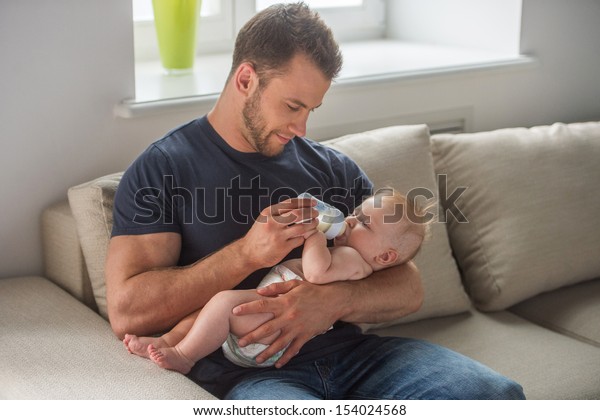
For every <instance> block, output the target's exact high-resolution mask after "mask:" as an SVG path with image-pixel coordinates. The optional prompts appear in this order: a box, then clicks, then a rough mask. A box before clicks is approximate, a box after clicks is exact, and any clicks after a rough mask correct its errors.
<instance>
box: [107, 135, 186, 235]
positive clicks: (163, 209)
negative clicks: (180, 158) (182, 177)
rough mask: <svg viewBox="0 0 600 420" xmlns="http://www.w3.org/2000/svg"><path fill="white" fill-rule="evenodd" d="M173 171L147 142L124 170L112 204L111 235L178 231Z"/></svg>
mask: <svg viewBox="0 0 600 420" xmlns="http://www.w3.org/2000/svg"><path fill="white" fill-rule="evenodd" d="M174 185H175V175H174V173H173V170H172V168H171V165H170V164H169V161H168V159H167V158H166V156H165V155H164V154H163V152H162V151H161V150H160V149H159V148H158V147H157V146H155V145H153V146H150V147H149V148H148V149H147V150H146V151H145V152H144V153H142V154H141V155H140V156H139V157H138V158H137V159H136V160H135V161H134V162H133V163H132V164H131V166H130V167H129V168H128V169H127V170H126V171H125V173H124V174H123V178H122V179H121V181H120V182H119V187H118V189H117V192H116V195H115V202H114V207H113V229H112V236H119V235H142V234H147V233H159V232H176V233H181V230H180V227H179V223H178V211H177V207H176V206H177V203H176V200H173V189H174V188H175V186H174Z"/></svg>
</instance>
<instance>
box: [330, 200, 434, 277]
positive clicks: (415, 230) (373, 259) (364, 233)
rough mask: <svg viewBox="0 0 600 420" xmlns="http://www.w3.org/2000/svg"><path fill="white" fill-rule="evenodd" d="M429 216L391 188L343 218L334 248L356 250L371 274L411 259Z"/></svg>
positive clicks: (418, 247) (422, 236)
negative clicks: (344, 225) (338, 246)
mask: <svg viewBox="0 0 600 420" xmlns="http://www.w3.org/2000/svg"><path fill="white" fill-rule="evenodd" d="M431 218H432V215H431V214H430V213H428V212H427V209H423V208H421V207H420V206H419V205H417V204H416V203H415V202H414V200H409V199H407V197H406V196H404V195H403V194H400V193H399V192H397V191H395V190H394V189H384V190H380V191H378V192H377V193H376V194H375V195H373V196H371V197H369V198H367V199H366V200H365V201H364V202H363V203H362V204H361V205H360V206H359V207H357V208H356V210H355V211H354V213H353V214H352V215H351V216H349V217H348V218H347V219H346V222H347V224H348V229H346V231H345V232H344V234H343V235H342V236H341V237H338V238H336V239H335V245H346V246H351V247H352V248H354V249H356V250H357V251H358V252H359V253H360V255H361V256H362V257H363V259H364V260H365V261H366V262H367V263H368V264H369V265H371V267H372V268H373V270H374V271H376V270H381V269H383V268H387V267H391V266H394V265H399V264H404V263H406V262H408V261H410V260H411V259H413V258H414V257H415V256H416V255H417V253H418V252H419V250H420V249H421V245H422V243H423V241H424V240H425V238H426V237H427V236H428V235H429V224H430V223H429V222H430V219H431Z"/></svg>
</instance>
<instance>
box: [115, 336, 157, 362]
mask: <svg viewBox="0 0 600 420" xmlns="http://www.w3.org/2000/svg"><path fill="white" fill-rule="evenodd" d="M123 344H125V347H126V348H127V350H128V351H129V353H132V354H136V355H138V356H142V357H145V358H147V359H149V358H150V354H149V353H148V346H149V345H150V344H152V345H154V346H156V347H164V346H165V345H166V344H165V342H164V340H163V339H162V338H161V337H138V336H137V335H133V334H125V338H124V339H123Z"/></svg>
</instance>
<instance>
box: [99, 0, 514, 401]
mask: <svg viewBox="0 0 600 420" xmlns="http://www.w3.org/2000/svg"><path fill="white" fill-rule="evenodd" d="M341 61H342V60H341V55H340V52H339V49H338V46H337V44H336V43H335V41H334V40H333V37H332V34H331V32H330V30H329V28H327V27H326V26H325V25H324V24H323V22H322V21H321V20H320V19H319V17H318V15H316V14H315V13H313V12H312V11H311V10H310V9H308V8H307V7H306V6H305V5H303V4H294V5H278V6H273V7H270V8H268V9H266V10H264V11H262V12H261V13H259V14H257V15H256V16H255V17H254V18H253V19H251V20H250V21H249V22H248V23H247V24H246V25H245V26H244V28H242V30H241V31H240V33H239V34H238V37H237V40H236V45H235V50H234V56H233V65H232V69H231V73H230V75H229V77H228V80H227V82H226V85H225V87H224V90H223V92H222V94H221V96H220V98H219V100H218V101H217V103H216V105H215V107H214V108H213V109H212V110H211V111H210V112H209V114H208V115H207V116H205V117H203V118H200V119H198V120H195V121H192V122H190V123H188V124H186V125H184V126H182V127H180V128H178V129H176V130H174V131H172V132H171V133H169V134H167V136H166V137H164V138H163V139H161V140H159V141H158V142H156V143H154V144H153V145H152V146H151V147H150V148H148V149H147V150H146V151H145V152H144V153H143V154H142V155H141V156H140V157H139V158H138V159H137V160H136V161H135V162H134V163H133V164H132V166H131V167H130V168H129V169H128V170H127V172H126V173H125V175H124V177H123V179H122V181H121V183H120V185H119V190H118V192H117V196H116V198H115V222H114V229H113V238H112V239H111V243H110V248H109V253H108V258H107V265H106V282H107V301H108V311H109V318H110V321H111V325H112V327H113V329H114V331H115V333H116V334H117V335H118V336H120V337H123V336H124V334H125V333H132V334H136V335H148V334H153V333H158V332H161V331H165V330H167V329H169V328H170V327H172V326H173V325H174V324H176V323H177V322H178V321H179V320H180V319H182V318H184V317H185V316H186V315H188V314H190V313H192V312H194V311H197V310H198V309H200V308H202V306H204V305H205V304H206V302H208V300H210V298H211V297H212V296H214V295H215V294H216V293H218V292H219V291H222V290H227V289H231V288H235V287H239V288H245V289H247V288H254V287H256V285H257V284H258V282H259V281H260V279H261V278H262V276H263V275H264V274H265V273H266V271H267V270H268V269H269V268H270V267H271V266H273V265H275V264H277V263H279V262H281V261H282V260H284V259H288V258H291V257H298V256H299V255H300V250H301V248H300V247H301V245H302V244H303V242H304V238H305V236H306V235H307V234H308V233H309V232H310V231H312V230H314V229H315V227H316V221H315V220H314V218H315V217H316V212H315V211H314V210H313V209H312V208H311V207H310V206H311V202H310V200H307V199H297V198H290V197H296V196H297V195H298V194H299V193H301V192H304V191H307V190H310V191H311V192H315V190H316V191H317V194H318V195H323V198H324V199H326V200H329V201H330V202H335V204H336V205H337V206H338V207H340V208H341V209H342V210H344V211H345V212H348V211H350V210H352V209H353V208H354V207H355V206H356V205H357V204H360V202H361V199H362V197H365V196H366V195H368V194H369V193H370V192H371V189H372V184H371V183H370V181H369V180H368V179H367V177H366V175H365V174H364V173H363V172H362V171H361V170H360V169H359V168H358V166H357V165H356V164H355V163H354V162H352V161H351V160H350V159H348V158H347V157H345V156H343V155H341V154H340V153H337V152H334V151H332V150H331V149H328V148H325V147H323V146H321V145H319V144H317V143H314V142H311V141H309V140H307V139H305V138H303V136H304V135H305V134H306V122H307V119H308V115H309V113H310V112H311V111H313V110H315V109H316V108H318V107H319V106H320V105H321V103H322V101H323V97H324V96H325V93H326V92H327V90H328V89H329V86H330V84H331V81H332V80H333V79H334V78H335V77H336V75H337V74H338V72H339V70H340V68H341ZM306 220H311V221H310V222H304V223H295V222H299V221H306ZM259 293H260V294H261V295H263V296H264V298H263V299H259V300H257V301H254V302H250V303H248V304H245V305H241V306H239V307H237V308H236V309H234V314H236V315H239V316H244V315H248V314H254V313H259V312H270V313H273V315H274V318H273V319H272V320H270V321H269V322H266V323H265V324H263V325H262V326H260V327H259V328H258V329H257V330H255V331H253V332H251V333H250V334H248V335H246V336H245V337H241V338H240V340H239V341H240V345H241V346H244V345H247V344H250V343H254V342H256V341H257V340H259V339H260V338H264V337H266V336H269V335H272V334H273V333H274V332H278V331H279V332H280V334H279V336H278V338H277V339H276V340H275V341H274V342H273V343H272V344H271V345H270V346H269V347H268V348H267V349H266V350H265V351H264V352H263V353H262V354H261V355H260V356H259V357H258V358H257V362H258V363H261V362H262V361H263V360H266V359H268V358H269V357H270V356H272V355H273V354H275V353H277V352H278V351H280V350H281V349H283V348H285V346H286V345H288V344H289V346H288V347H287V350H286V351H285V352H284V354H283V356H282V357H281V358H280V359H279V361H278V363H277V365H276V367H275V368H266V369H243V368H239V367H237V366H235V365H233V364H232V363H230V362H228V361H227V360H225V359H224V357H223V355H222V353H221V351H217V352H215V353H213V354H212V355H211V356H209V357H207V358H205V359H202V360H201V361H199V362H198V363H197V364H196V366H195V367H194V368H193V369H192V372H191V373H190V377H191V378H192V379H194V380H195V381H196V382H198V383H199V384H201V385H202V386H203V387H204V388H206V389H207V390H209V391H210V392H213V393H214V394H215V395H217V396H218V397H220V398H246V399H259V398H268V399H277V398H285V399H305V398H334V399H342V398H394V399H406V398H513V397H516V398H521V397H522V392H521V389H520V387H519V386H518V385H517V384H514V383H513V382H511V381H509V380H507V379H505V378H503V377H501V376H499V375H497V374H496V373H494V372H492V371H490V370H489V369H487V368H485V367H483V366H481V365H478V364H476V363H475V362H473V361H471V360H469V359H466V358H464V357H462V356H459V355H457V354H455V353H452V352H450V351H448V350H446V349H443V348H440V347H437V346H434V345H431V344H428V343H423V342H420V341H415V340H407V339H400V338H381V337H376V336H366V335H362V334H361V333H360V331H359V330H358V328H357V327H355V326H354V325H352V324H349V323H350V322H381V321H384V320H389V319H394V318H398V317H401V316H404V315H407V314H409V313H412V312H414V311H416V310H417V309H418V308H419V307H420V305H421V302H422V299H423V297H422V295H423V292H422V289H421V284H420V278H419V274H418V271H417V269H416V267H415V266H414V264H412V263H409V264H405V265H402V266H399V267H397V268H391V269H389V270H384V271H381V272H378V273H377V274H374V275H372V276H370V277H369V278H368V279H365V280H361V281H354V282H337V283H332V284H328V285H313V284H310V283H309V282H302V281H290V282H285V283H278V284H274V285H271V286H269V287H268V288H266V289H261V290H260V291H259ZM332 325H334V328H331V329H330V327H331V326H332ZM467 372H468V373H467ZM458 378H460V383H459V384H454V381H456V380H457V379H458Z"/></svg>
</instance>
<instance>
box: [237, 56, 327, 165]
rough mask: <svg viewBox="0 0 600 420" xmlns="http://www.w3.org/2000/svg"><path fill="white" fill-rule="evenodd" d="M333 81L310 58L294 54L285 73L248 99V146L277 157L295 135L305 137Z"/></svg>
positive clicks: (245, 107) (246, 136) (243, 113)
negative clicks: (315, 112)
mask: <svg viewBox="0 0 600 420" xmlns="http://www.w3.org/2000/svg"><path fill="white" fill-rule="evenodd" d="M330 84H331V81H330V80H328V79H327V78H326V77H325V76H324V75H323V74H322V73H321V71H320V70H319V69H318V68H317V67H316V66H315V65H314V64H313V63H312V62H310V61H309V60H308V59H307V58H305V57H304V56H302V55H297V56H296V57H294V58H293V59H292V60H291V61H290V64H289V66H288V69H287V71H285V73H284V74H283V75H280V76H275V77H273V78H271V80H270V81H269V83H268V84H267V86H265V87H264V88H262V89H257V90H256V91H254V93H253V94H252V95H251V96H250V97H249V98H248V99H247V100H246V103H245V104H244V108H243V110H242V115H243V119H244V128H245V133H244V137H245V139H246V142H247V143H248V145H249V146H250V147H251V148H252V149H253V150H254V151H256V152H259V153H261V154H263V155H265V156H276V155H278V154H279V153H281V152H282V151H283V148H284V147H285V145H286V144H287V143H288V142H289V141H291V140H292V139H293V138H294V136H300V137H302V136H305V135H306V122H307V120H308V115H309V113H310V111H313V110H314V109H315V108H318V107H319V106H320V105H321V102H322V101H323V97H324V96H325V93H326V92H327V90H328V89H329V86H330Z"/></svg>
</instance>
